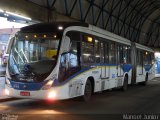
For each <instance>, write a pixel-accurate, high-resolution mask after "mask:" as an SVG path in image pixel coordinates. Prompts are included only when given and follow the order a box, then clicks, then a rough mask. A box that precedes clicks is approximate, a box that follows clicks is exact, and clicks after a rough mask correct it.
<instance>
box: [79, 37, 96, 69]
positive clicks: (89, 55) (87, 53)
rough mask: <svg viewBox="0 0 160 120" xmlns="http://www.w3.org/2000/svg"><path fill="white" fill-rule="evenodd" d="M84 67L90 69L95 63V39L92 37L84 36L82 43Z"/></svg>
mask: <svg viewBox="0 0 160 120" xmlns="http://www.w3.org/2000/svg"><path fill="white" fill-rule="evenodd" d="M81 46H82V62H83V63H82V66H83V67H88V66H90V65H93V64H94V63H95V55H94V39H93V37H92V36H90V35H87V34H84V35H83V41H82V44H81Z"/></svg>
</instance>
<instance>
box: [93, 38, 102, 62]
mask: <svg viewBox="0 0 160 120" xmlns="http://www.w3.org/2000/svg"><path fill="white" fill-rule="evenodd" d="M94 50H95V62H96V63H100V62H101V54H100V53H101V51H100V50H101V48H100V42H99V41H98V40H97V39H95V44H94Z"/></svg>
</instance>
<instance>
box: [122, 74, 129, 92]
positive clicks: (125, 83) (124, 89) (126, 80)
mask: <svg viewBox="0 0 160 120" xmlns="http://www.w3.org/2000/svg"><path fill="white" fill-rule="evenodd" d="M127 87H128V77H127V76H125V77H124V82H123V86H122V91H126V90H127Z"/></svg>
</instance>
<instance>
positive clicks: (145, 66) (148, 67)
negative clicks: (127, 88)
mask: <svg viewBox="0 0 160 120" xmlns="http://www.w3.org/2000/svg"><path fill="white" fill-rule="evenodd" d="M151 67H152V65H149V64H148V65H144V69H145V71H147V72H148V71H149V70H150V69H151Z"/></svg>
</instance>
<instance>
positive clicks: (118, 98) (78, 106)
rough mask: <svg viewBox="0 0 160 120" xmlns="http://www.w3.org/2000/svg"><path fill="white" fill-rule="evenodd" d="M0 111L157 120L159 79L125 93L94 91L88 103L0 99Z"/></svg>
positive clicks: (31, 119) (73, 119) (45, 119)
mask: <svg viewBox="0 0 160 120" xmlns="http://www.w3.org/2000/svg"><path fill="white" fill-rule="evenodd" d="M0 113H2V115H3V117H5V116H6V117H10V116H11V115H13V116H14V117H15V118H16V117H17V118H18V120H35V119H37V120H107V119H108V120H112V119H114V120H120V119H123V120H124V119H127V118H128V116H129V115H134V116H133V117H137V119H138V117H140V116H141V117H142V118H141V119H144V118H145V117H147V116H149V115H153V116H152V117H154V118H156V119H154V120H157V119H160V115H159V113H160V78H156V79H154V80H152V81H149V83H148V85H147V86H142V85H133V86H129V88H128V90H127V91H125V92H122V91H121V90H120V89H114V90H111V91H104V92H102V93H96V94H94V95H93V96H92V100H91V101H89V102H82V101H80V100H79V99H70V100H63V101H53V102H49V101H42V100H31V99H18V100H12V101H6V102H1V104H0ZM1 117H2V116H1ZM3 117H2V118H3ZM134 120H135V119H134ZM148 120H150V119H148ZM152 120H153V119H152Z"/></svg>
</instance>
